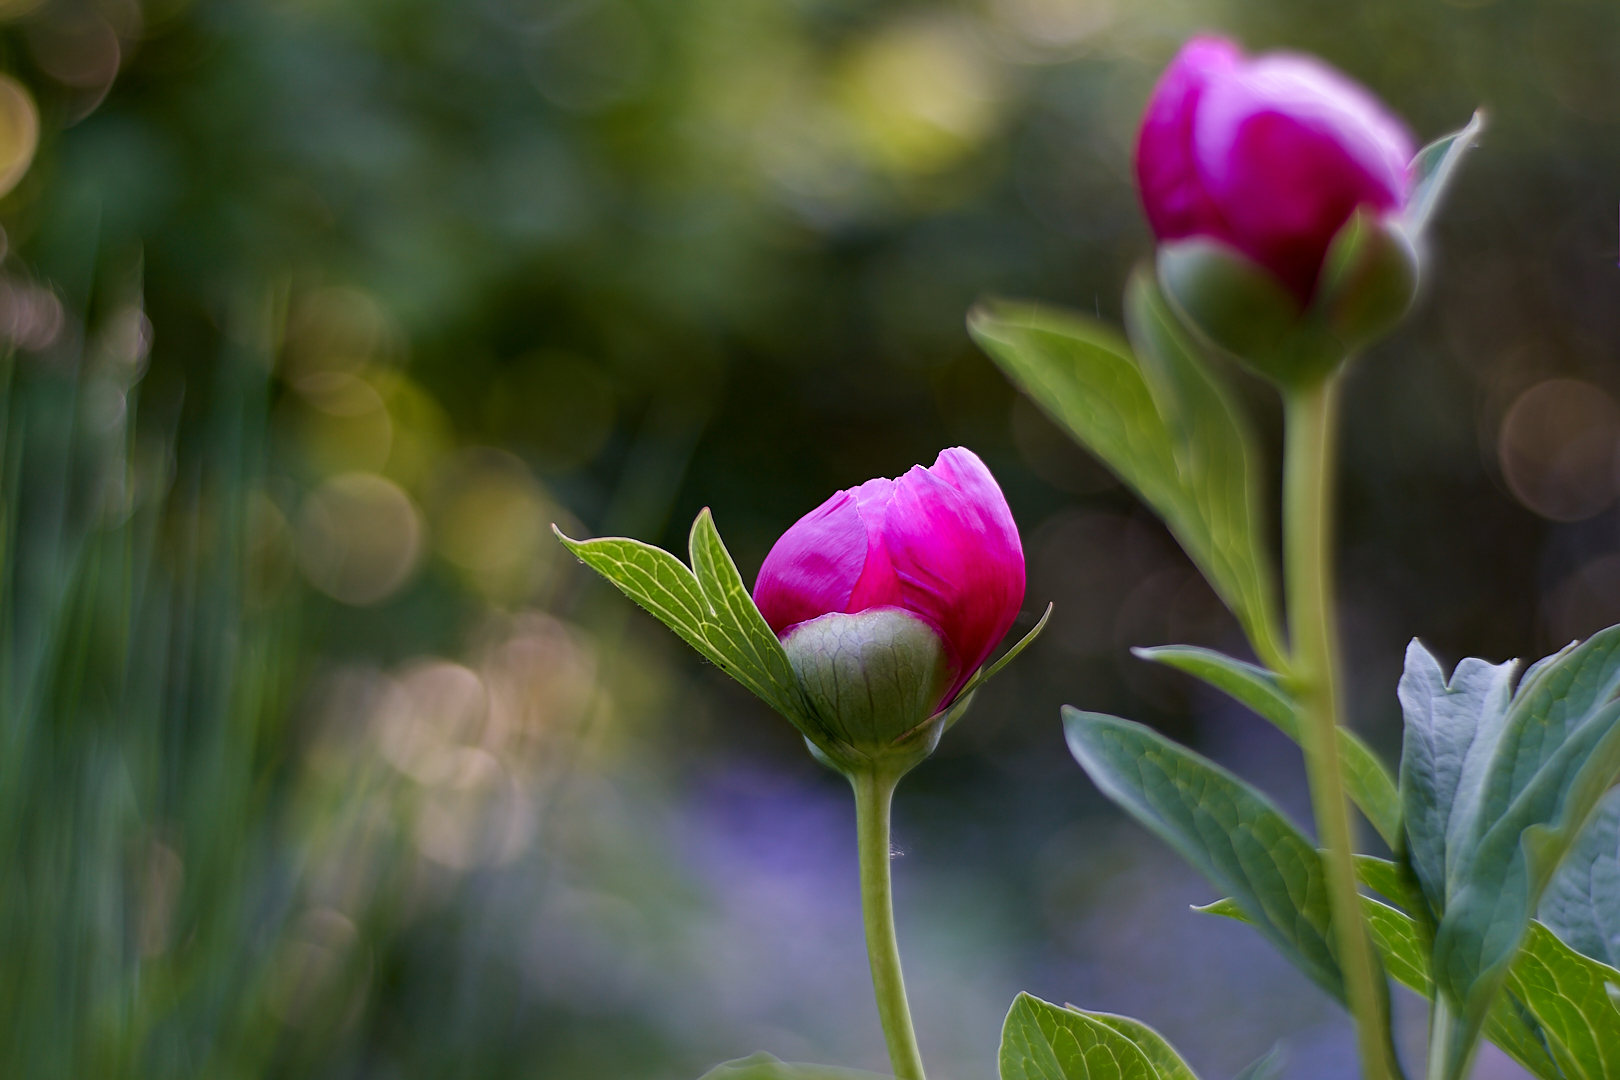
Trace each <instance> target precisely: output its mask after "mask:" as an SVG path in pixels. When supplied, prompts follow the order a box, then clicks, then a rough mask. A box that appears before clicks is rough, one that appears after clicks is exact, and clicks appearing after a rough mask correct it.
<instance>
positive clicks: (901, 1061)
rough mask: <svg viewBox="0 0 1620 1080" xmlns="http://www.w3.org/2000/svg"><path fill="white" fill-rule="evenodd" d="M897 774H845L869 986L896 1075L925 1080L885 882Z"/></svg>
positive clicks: (905, 1079)
mask: <svg viewBox="0 0 1620 1080" xmlns="http://www.w3.org/2000/svg"><path fill="white" fill-rule="evenodd" d="M899 780H900V778H899V777H898V776H891V775H888V774H887V773H885V772H880V771H876V770H874V771H870V772H862V773H855V774H853V775H851V776H850V783H851V784H852V785H854V787H855V832H856V835H857V837H858V839H859V845H860V861H861V914H862V916H863V917H864V919H865V922H866V955H867V957H868V959H870V960H871V962H872V989H873V990H874V991H875V992H876V994H877V1007H878V1018H879V1019H880V1020H881V1021H882V1022H883V1038H884V1040H885V1041H886V1042H887V1043H888V1044H889V1061H890V1063H892V1064H893V1066H894V1076H895V1080H924V1078H923V1066H922V1054H921V1053H920V1052H919V1051H918V1049H917V1033H916V1032H915V1031H914V1030H912V1027H911V1009H910V1007H908V1006H907V1004H906V983H905V979H904V977H903V976H902V975H901V974H900V946H899V944H898V943H897V942H896V941H895V937H894V903H893V899H892V889H891V887H890V884H889V804H890V802H891V800H892V799H893V797H894V787H895V784H897V783H898V782H899Z"/></svg>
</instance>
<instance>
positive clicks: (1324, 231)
mask: <svg viewBox="0 0 1620 1080" xmlns="http://www.w3.org/2000/svg"><path fill="white" fill-rule="evenodd" d="M1193 150H1194V154H1195V156H1196V159H1197V165H1198V169H1199V171H1200V175H1201V176H1202V177H1203V181H1204V187H1205V190H1206V191H1207V192H1208V194H1209V196H1210V198H1212V199H1213V200H1214V201H1215V203H1216V204H1217V205H1218V206H1219V207H1220V208H1221V214H1222V217H1223V218H1224V220H1225V223H1226V227H1227V229H1228V230H1229V232H1228V233H1227V234H1226V235H1225V236H1224V237H1223V238H1224V239H1228V240H1230V241H1231V242H1232V243H1233V244H1234V245H1235V246H1237V247H1238V248H1239V249H1240V250H1242V251H1244V252H1245V253H1247V254H1248V255H1250V256H1251V257H1253V258H1255V259H1256V260H1258V261H1259V262H1260V263H1262V264H1263V265H1265V266H1267V267H1269V268H1270V269H1271V270H1272V271H1273V272H1274V273H1276V274H1277V275H1278V277H1280V278H1282V280H1283V281H1284V282H1285V283H1286V284H1287V285H1288V286H1289V288H1290V289H1292V290H1293V292H1294V293H1295V294H1296V295H1297V296H1298V297H1299V298H1300V300H1301V301H1302V302H1308V301H1309V299H1310V296H1311V294H1312V292H1313V291H1314V290H1315V285H1316V277H1317V273H1318V270H1319V268H1320V266H1321V264H1322V259H1323V257H1324V255H1325V254H1326V252H1327V248H1328V245H1329V243H1331V242H1332V239H1333V236H1334V234H1335V233H1337V232H1338V230H1339V229H1340V227H1342V226H1343V225H1344V223H1345V221H1347V220H1348V219H1349V217H1350V215H1351V213H1353V212H1354V211H1355V209H1356V207H1357V206H1360V205H1363V204H1365V205H1369V206H1372V207H1374V208H1376V209H1378V210H1390V209H1394V208H1396V207H1399V206H1400V205H1401V204H1402V203H1404V202H1405V199H1406V188H1407V171H1406V166H1407V162H1408V161H1409V160H1410V158H1411V156H1412V139H1411V137H1410V136H1409V135H1408V134H1407V132H1406V129H1405V127H1404V126H1403V125H1402V124H1401V123H1400V121H1399V120H1397V119H1395V118H1394V117H1393V116H1391V115H1390V114H1389V113H1388V112H1387V111H1386V110H1385V109H1384V107H1383V106H1382V105H1381V104H1379V102H1378V100H1377V99H1376V98H1374V97H1373V96H1372V94H1370V93H1369V92H1367V91H1366V90H1364V89H1362V88H1361V87H1360V86H1357V85H1356V84H1355V83H1353V82H1351V81H1350V80H1349V79H1347V78H1345V77H1344V76H1343V75H1340V74H1339V73H1338V72H1336V71H1334V70H1333V69H1331V68H1329V67H1327V66H1326V65H1325V64H1322V63H1319V62H1318V61H1316V60H1313V59H1311V58H1309V57H1303V56H1292V55H1287V54H1282V55H1276V56H1267V57H1262V58H1260V59H1259V60H1256V61H1254V62H1252V63H1248V64H1243V65H1240V66H1238V67H1237V68H1235V69H1234V70H1232V71H1230V72H1227V73H1224V74H1222V75H1221V76H1220V77H1219V78H1216V79H1213V80H1211V81H1210V83H1209V85H1208V86H1207V87H1206V88H1205V92H1204V94H1203V96H1202V98H1201V99H1200V102H1199V109H1198V117H1197V122H1196V125H1195V127H1194V132H1193Z"/></svg>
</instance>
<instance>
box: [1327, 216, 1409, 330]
mask: <svg viewBox="0 0 1620 1080" xmlns="http://www.w3.org/2000/svg"><path fill="white" fill-rule="evenodd" d="M1419 276H1420V260H1419V258H1418V251H1417V248H1416V246H1414V245H1413V243H1412V240H1411V238H1410V237H1409V236H1408V235H1407V233H1406V230H1405V229H1404V228H1403V227H1402V225H1401V223H1400V221H1399V220H1398V219H1396V218H1390V217H1385V216H1383V215H1381V214H1378V213H1376V212H1374V211H1372V210H1370V209H1368V208H1366V207H1361V208H1358V209H1357V210H1356V212H1355V213H1353V214H1351V215H1350V220H1349V221H1347V222H1345V223H1344V226H1343V227H1342V228H1341V229H1340V230H1339V231H1338V233H1337V234H1335V235H1334V237H1333V242H1332V243H1331V244H1330V245H1328V250H1327V256H1326V258H1324V259H1323V260H1322V272H1321V276H1320V277H1319V278H1318V279H1317V284H1316V294H1315V295H1314V296H1313V297H1311V313H1312V316H1313V317H1314V318H1316V319H1319V320H1321V322H1322V324H1323V325H1324V326H1325V327H1326V328H1327V330H1328V332H1329V333H1330V334H1332V335H1333V337H1334V338H1336V339H1337V340H1338V341H1339V342H1340V343H1341V344H1342V345H1343V346H1344V350H1345V352H1346V353H1347V354H1349V353H1354V352H1356V351H1358V350H1360V349H1362V348H1365V347H1366V346H1367V345H1370V344H1372V343H1373V342H1374V341H1376V340H1378V339H1379V338H1381V337H1383V336H1384V335H1385V334H1387V333H1389V332H1390V331H1391V330H1393V329H1394V328H1395V327H1396V325H1397V324H1399V323H1400V321H1401V319H1402V318H1404V317H1405V315H1406V313H1407V312H1408V311H1410V310H1411V308H1412V301H1413V300H1414V299H1415V298H1416V297H1417V290H1418V280H1419Z"/></svg>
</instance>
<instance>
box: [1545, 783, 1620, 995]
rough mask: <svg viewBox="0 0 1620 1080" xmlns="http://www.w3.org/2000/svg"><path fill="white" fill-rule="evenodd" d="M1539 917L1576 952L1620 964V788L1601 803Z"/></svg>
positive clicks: (1551, 887)
mask: <svg viewBox="0 0 1620 1080" xmlns="http://www.w3.org/2000/svg"><path fill="white" fill-rule="evenodd" d="M1536 917H1537V918H1538V919H1540V920H1541V922H1542V923H1543V924H1544V925H1545V926H1546V927H1547V928H1548V929H1549V930H1551V931H1552V932H1553V933H1555V934H1557V935H1558V936H1559V938H1561V939H1562V940H1563V941H1564V942H1565V943H1566V944H1568V945H1569V946H1570V948H1572V949H1574V950H1575V951H1576V952H1579V953H1584V954H1585V955H1587V956H1589V957H1591V958H1592V959H1594V960H1597V961H1600V962H1601V963H1605V964H1608V965H1609V966H1610V967H1620V788H1610V789H1609V792H1608V794H1606V795H1604V796H1603V799H1602V801H1600V802H1599V803H1598V808H1597V810H1596V811H1595V812H1594V813H1593V814H1592V820H1591V821H1589V822H1587V824H1586V828H1585V829H1583V830H1582V831H1581V836H1580V839H1579V840H1577V841H1576V842H1575V848H1574V850H1572V851H1571V852H1570V853H1569V855H1568V856H1567V857H1565V859H1564V861H1563V862H1562V863H1560V864H1559V867H1558V872H1557V873H1556V874H1554V875H1553V879H1552V882H1551V884H1549V885H1548V886H1547V891H1546V892H1544V893H1543V894H1542V896H1541V906H1540V908H1539V909H1538V911H1537V914H1536Z"/></svg>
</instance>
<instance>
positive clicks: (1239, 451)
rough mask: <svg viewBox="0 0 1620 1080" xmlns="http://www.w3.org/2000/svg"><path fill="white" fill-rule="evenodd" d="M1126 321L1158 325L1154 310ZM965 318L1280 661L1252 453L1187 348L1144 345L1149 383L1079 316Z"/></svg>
mask: <svg viewBox="0 0 1620 1080" xmlns="http://www.w3.org/2000/svg"><path fill="white" fill-rule="evenodd" d="M1142 305H1143V302H1142V301H1138V303H1137V306H1139V307H1140V306H1142ZM1148 306H1149V307H1151V305H1148ZM1136 321H1137V322H1140V323H1141V324H1142V325H1143V326H1148V327H1157V326H1158V324H1159V316H1158V315H1157V314H1154V315H1152V316H1148V315H1143V316H1141V317H1140V318H1138V319H1137V320H1136ZM968 328H969V330H970V331H971V332H972V334H973V336H974V339H975V340H976V341H978V343H979V345H980V346H981V347H983V349H984V350H985V352H986V353H988V354H989V355H990V357H991V358H992V359H993V360H995V361H996V363H998V364H999V365H1000V366H1001V368H1002V370H1003V371H1004V372H1005V373H1006V374H1007V376H1008V378H1010V379H1011V380H1012V381H1013V382H1014V383H1015V384H1016V385H1017V386H1018V387H1019V388H1020V389H1022V390H1023V391H1024V392H1025V393H1026V394H1028V395H1029V396H1030V397H1031V398H1032V399H1033V400H1034V401H1035V402H1036V403H1037V404H1038V405H1040V406H1041V408H1042V409H1044V410H1045V411H1046V413H1047V414H1048V415H1049V416H1051V417H1052V418H1053V419H1054V420H1055V421H1057V422H1058V423H1059V424H1060V425H1062V426H1063V427H1064V428H1066V429H1067V430H1068V432H1069V434H1070V435H1071V436H1073V437H1074V438H1075V439H1076V440H1077V441H1078V442H1080V443H1081V444H1082V445H1083V446H1085V447H1086V448H1087V449H1089V450H1090V451H1091V452H1092V453H1093V454H1095V455H1096V456H1097V457H1098V458H1099V459H1100V460H1101V461H1102V462H1103V463H1104V464H1105V465H1107V466H1108V467H1109V468H1110V469H1112V470H1113V471H1114V473H1115V474H1116V475H1118V476H1119V478H1120V479H1121V480H1123V481H1124V482H1125V483H1126V484H1127V485H1128V486H1129V487H1131V488H1132V489H1133V490H1134V491H1135V492H1136V493H1137V495H1139V496H1140V497H1141V498H1142V500H1143V501H1144V502H1146V503H1147V504H1148V506H1150V507H1151V508H1152V509H1153V510H1154V512H1155V513H1157V514H1158V515H1159V516H1160V517H1161V518H1162V519H1163V520H1164V523H1165V525H1166V526H1168V527H1169V529H1170V531H1171V532H1172V533H1173V534H1175V536H1176V539H1177V540H1179V541H1180V543H1181V545H1182V547H1183V548H1185V549H1186V551H1187V554H1188V555H1189V556H1190V557H1191V558H1192V560H1193V562H1194V563H1196V564H1197V565H1198V568H1199V569H1200V570H1201V571H1202V572H1203V574H1204V576H1205V577H1206V578H1208V579H1209V581H1210V584H1211V585H1212V586H1213V587H1214V588H1215V591H1216V592H1217V593H1218V594H1219V595H1220V597H1221V599H1222V600H1223V601H1224V602H1225V603H1226V604H1227V606H1228V607H1230V608H1231V609H1232V611H1233V613H1234V614H1235V615H1236V616H1237V617H1238V620H1239V622H1241V623H1242V625H1243V627H1244V630H1245V632H1246V633H1247V634H1248V635H1249V637H1250V640H1251V641H1252V642H1253V643H1254V646H1255V649H1256V651H1257V652H1259V653H1260V654H1261V655H1262V656H1264V657H1266V658H1267V659H1268V660H1280V650H1279V648H1278V646H1277V644H1276V642H1277V641H1278V640H1280V637H1279V635H1278V634H1277V632H1276V615H1275V612H1274V610H1273V609H1274V602H1273V598H1272V592H1273V585H1272V578H1271V571H1270V566H1269V559H1268V557H1267V555H1266V550H1265V548H1264V547H1263V545H1262V544H1261V542H1260V539H1259V536H1258V531H1259V530H1258V529H1257V528H1256V526H1255V522H1254V517H1255V512H1254V492H1255V490H1256V488H1255V479H1254V472H1255V455H1254V454H1253V452H1252V451H1251V450H1250V449H1249V444H1248V442H1247V434H1246V429H1245V428H1244V427H1243V425H1242V423H1241V421H1240V419H1239V418H1238V415H1237V413H1236V412H1235V410H1233V409H1232V408H1231V406H1230V403H1229V402H1228V401H1227V400H1226V398H1225V397H1224V396H1223V395H1222V394H1221V392H1220V391H1219V389H1218V388H1217V387H1216V385H1215V384H1214V383H1213V382H1212V381H1210V380H1209V379H1208V377H1207V375H1204V374H1203V373H1202V372H1201V371H1200V370H1198V369H1197V368H1195V367H1191V366H1190V365H1191V364H1192V361H1191V359H1190V356H1189V355H1187V354H1185V353H1181V352H1179V351H1177V350H1176V349H1174V348H1172V346H1171V345H1170V344H1165V345H1164V347H1163V349H1162V350H1160V349H1159V348H1158V345H1157V344H1155V349H1156V358H1155V361H1154V365H1155V367H1154V371H1155V374H1154V376H1153V383H1154V385H1153V386H1150V384H1149V381H1148V379H1147V378H1146V377H1145V376H1144V374H1143V370H1142V369H1141V368H1140V367H1139V366H1138V363H1137V360H1136V357H1135V356H1134V355H1133V354H1132V352H1131V349H1130V346H1129V345H1127V344H1126V343H1125V341H1123V340H1122V339H1121V338H1120V337H1119V335H1118V334H1117V333H1116V332H1114V331H1113V330H1111V329H1109V328H1107V327H1105V326H1103V325H1101V324H1100V323H1097V322H1094V321H1092V320H1090V319H1087V318H1085V317H1084V316H1081V315H1075V314H1070V313H1066V312H1060V311H1056V310H1052V309H1047V308H1040V307H1035V306H1032V305H1027V304H1002V303H997V304H990V305H981V306H980V307H978V308H976V309H975V310H974V312H973V313H972V314H971V315H970V316H969V318H968ZM1148 332H1149V331H1147V330H1144V331H1142V333H1144V334H1146V333H1148ZM1152 332H1154V333H1157V331H1156V330H1155V331H1152ZM1158 336H1159V337H1164V336H1165V335H1164V334H1159V335H1158ZM1169 340H1170V339H1168V338H1166V341H1169ZM1155 341H1156V342H1157V338H1156V339H1155ZM1155 387H1156V388H1157V393H1158V395H1159V396H1158V397H1156V396H1155ZM1161 399H1162V400H1161ZM1167 416H1168V417H1170V418H1171V419H1167Z"/></svg>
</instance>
